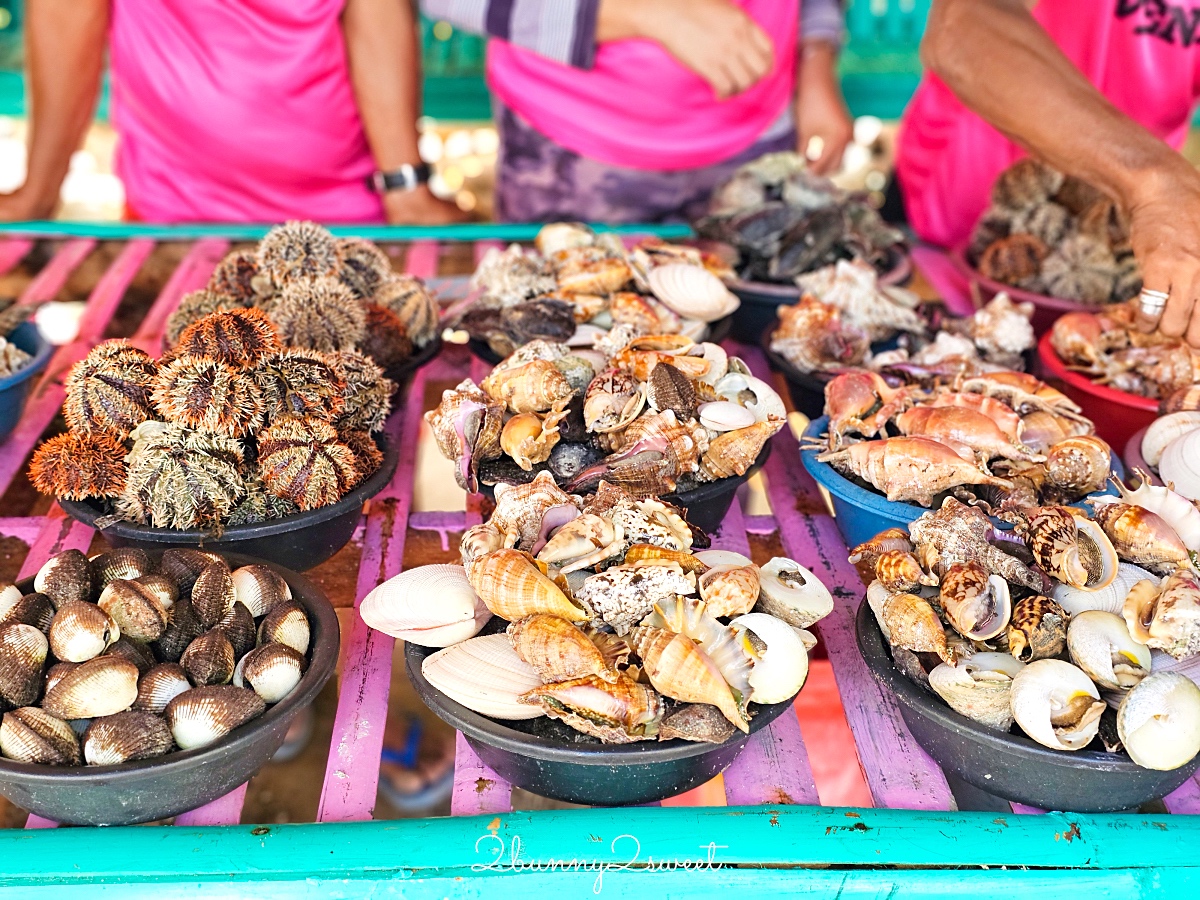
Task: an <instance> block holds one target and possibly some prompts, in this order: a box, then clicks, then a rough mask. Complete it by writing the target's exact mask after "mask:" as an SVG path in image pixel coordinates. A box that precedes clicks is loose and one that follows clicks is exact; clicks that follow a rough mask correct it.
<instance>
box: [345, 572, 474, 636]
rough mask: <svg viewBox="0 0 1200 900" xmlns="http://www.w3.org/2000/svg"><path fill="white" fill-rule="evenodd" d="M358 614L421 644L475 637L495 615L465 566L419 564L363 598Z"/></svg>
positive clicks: (379, 628)
mask: <svg viewBox="0 0 1200 900" xmlns="http://www.w3.org/2000/svg"><path fill="white" fill-rule="evenodd" d="M359 615H361V616H362V619H363V621H364V622H366V623H367V624H368V625H369V626H371V627H372V628H374V629H375V630H376V631H382V632H383V633H384V634H390V635H391V636H392V637H394V638H399V639H400V640H404V641H409V642H410V643H413V644H417V645H419V646H421V647H449V646H450V645H451V644H457V643H458V642H459V641H465V640H467V638H471V637H474V636H475V635H477V634H478V633H479V630H480V629H481V628H483V626H484V625H485V624H487V622H488V620H489V619H491V617H492V614H491V613H490V612H489V611H488V608H487V607H486V606H484V605H483V601H482V600H480V599H479V595H478V594H476V593H475V589H474V588H472V587H471V583H470V582H469V581H468V580H467V573H466V571H465V570H464V569H463V567H462V566H452V565H432V566H418V567H417V568H415V569H409V570H407V571H405V572H401V573H400V574H399V575H397V576H396V577H395V578H390V579H388V580H387V581H385V582H384V583H383V584H381V585H379V586H378V587H377V588H375V589H374V590H373V591H371V593H369V594H367V596H366V597H365V598H364V599H363V602H362V604H361V605H360V606H359Z"/></svg>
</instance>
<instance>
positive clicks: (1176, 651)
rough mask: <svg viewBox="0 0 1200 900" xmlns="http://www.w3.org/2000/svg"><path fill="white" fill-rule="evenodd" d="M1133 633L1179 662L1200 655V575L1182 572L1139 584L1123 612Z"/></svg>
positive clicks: (1143, 642) (1188, 571)
mask: <svg viewBox="0 0 1200 900" xmlns="http://www.w3.org/2000/svg"><path fill="white" fill-rule="evenodd" d="M1122 614H1123V616H1124V618H1125V624H1126V625H1127V626H1128V628H1129V634H1130V635H1131V636H1132V637H1133V639H1134V640H1135V641H1137V642H1138V643H1140V644H1146V645H1147V646H1149V647H1152V648H1154V649H1157V650H1165V651H1166V652H1167V653H1169V654H1171V656H1173V657H1175V658H1176V659H1184V658H1185V657H1188V656H1194V655H1196V653H1198V652H1200V576H1197V575H1196V573H1195V572H1194V571H1192V570H1191V569H1179V570H1177V571H1175V572H1174V573H1172V574H1171V575H1169V576H1168V577H1167V578H1166V579H1164V580H1163V582H1162V585H1161V586H1160V585H1158V584H1156V583H1155V582H1154V581H1151V580H1146V581H1139V582H1138V583H1137V584H1135V585H1134V586H1133V588H1132V589H1131V590H1130V591H1129V596H1128V597H1126V598H1125V606H1124V609H1123V610H1122Z"/></svg>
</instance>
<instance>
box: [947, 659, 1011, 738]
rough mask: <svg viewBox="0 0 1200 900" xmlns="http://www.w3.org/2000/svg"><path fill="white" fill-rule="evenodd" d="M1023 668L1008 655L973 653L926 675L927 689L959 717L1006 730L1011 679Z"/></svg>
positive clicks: (1009, 716) (1008, 719) (1009, 709)
mask: <svg viewBox="0 0 1200 900" xmlns="http://www.w3.org/2000/svg"><path fill="white" fill-rule="evenodd" d="M1024 667H1025V663H1023V662H1021V661H1020V660H1019V659H1016V658H1015V657H1013V656H1012V655H1011V654H1008V653H976V654H974V655H973V656H971V657H970V658H969V659H964V660H962V661H960V662H959V663H958V664H957V665H950V664H949V663H942V664H940V665H939V666H937V667H936V668H935V669H934V670H933V671H932V672H930V673H929V686H930V687H931V688H933V690H934V691H935V692H936V693H937V695H938V696H939V697H941V698H942V699H943V700H945V701H946V703H947V704H948V705H949V707H950V708H951V709H953V710H954V711H955V712H956V713H958V714H959V715H962V716H966V717H967V718H968V719H971V720H972V721H975V722H979V723H980V724H983V725H987V726H988V727H989V728H996V729H998V730H1000V731H1008V729H1009V728H1011V727H1012V723H1013V716H1012V705H1011V703H1010V695H1011V692H1012V680H1013V678H1014V677H1015V676H1016V674H1017V673H1018V672H1020V671H1021V669H1023V668H1024Z"/></svg>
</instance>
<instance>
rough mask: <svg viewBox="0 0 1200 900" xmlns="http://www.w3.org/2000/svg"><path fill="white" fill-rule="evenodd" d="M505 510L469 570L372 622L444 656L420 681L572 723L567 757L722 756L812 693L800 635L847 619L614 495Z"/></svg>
mask: <svg viewBox="0 0 1200 900" xmlns="http://www.w3.org/2000/svg"><path fill="white" fill-rule="evenodd" d="M496 495H497V499H496V510H495V513H494V514H493V515H492V517H491V518H490V519H489V520H488V521H487V522H485V523H483V524H481V525H477V526H475V527H474V528H471V529H470V530H468V531H467V532H466V533H465V534H464V535H463V538H462V542H461V545H460V554H461V559H462V565H460V566H452V565H435V566H422V567H420V568H416V569H411V570H409V571H407V572H403V573H401V574H400V575H398V576H397V577H396V578H393V579H391V580H390V581H388V582H385V583H384V584H382V585H380V586H379V587H377V588H376V589H375V590H374V591H372V592H371V593H370V594H369V595H368V596H367V597H366V598H365V599H364V600H363V602H362V604H361V607H360V614H361V615H362V617H363V620H364V621H365V622H366V623H367V624H368V625H370V626H371V627H372V628H376V629H379V630H381V631H384V632H386V633H388V634H391V635H393V636H394V637H398V638H402V639H404V640H407V641H412V642H414V643H417V644H420V645H422V646H427V647H438V648H442V649H440V650H439V651H438V652H437V653H434V654H432V655H430V656H428V657H427V658H426V659H425V661H424V663H423V665H422V673H423V674H424V676H425V678H426V679H427V680H428V681H429V683H430V684H432V685H433V686H434V687H436V688H437V689H438V690H440V691H442V692H443V693H445V694H446V695H447V696H449V697H450V698H451V699H453V700H455V701H457V702H458V703H460V704H462V705H463V706H466V707H467V708H468V709H471V710H473V711H475V712H478V713H481V714H483V715H487V716H491V717H493V718H497V719H505V720H534V719H541V718H542V717H549V718H550V719H556V720H560V721H561V722H564V723H565V724H566V725H567V726H569V727H570V728H571V729H573V730H574V731H573V732H567V734H569V735H571V737H570V738H568V739H571V740H576V739H582V740H586V738H579V735H578V734H575V733H576V732H578V733H579V734H582V735H586V736H589V737H591V738H595V739H599V740H600V741H602V742H604V743H630V742H633V741H645V740H667V739H671V738H682V739H685V740H694V741H711V742H717V743H719V742H723V741H725V740H728V739H729V738H730V737H732V736H733V735H734V734H736V733H737V731H738V730H740V731H742V732H746V731H748V730H749V720H750V717H751V716H752V715H753V710H752V706H753V704H769V703H779V702H783V701H786V700H789V699H790V698H791V697H793V696H794V695H795V694H796V693H797V692H798V691H799V690H800V688H801V687H802V686H803V684H804V680H805V678H806V676H807V672H808V649H809V648H810V647H811V646H812V645H813V644H815V642H816V639H815V637H813V636H812V635H811V634H809V633H808V632H807V631H804V630H803V629H806V628H807V627H809V626H810V625H812V624H813V623H814V622H816V621H818V620H819V619H821V618H822V617H823V616H825V615H827V614H828V613H829V612H831V611H832V609H833V598H832V596H831V595H830V593H829V591H828V590H827V589H826V588H825V587H824V586H823V585H822V584H821V582H820V581H818V580H817V579H816V578H815V576H813V574H812V573H811V572H809V571H807V570H805V569H803V568H801V567H800V566H799V565H797V564H796V563H794V562H792V561H791V560H788V559H782V558H776V559H772V560H771V561H770V562H769V563H768V564H767V565H765V566H762V567H759V566H756V565H754V563H753V562H751V560H749V559H748V558H746V557H745V556H742V555H741V554H738V553H732V552H728V551H722V550H700V549H698V544H697V542H696V541H697V537H699V536H698V535H693V531H692V529H691V527H690V526H689V525H688V523H687V522H686V520H685V519H684V518H683V515H682V511H681V510H679V509H676V508H675V507H672V506H671V505H669V504H666V503H663V502H662V501H659V500H652V499H640V500H639V499H637V498H635V497H634V496H632V495H630V494H629V493H627V492H626V491H624V490H622V489H620V488H618V487H615V486H613V485H610V484H607V483H604V484H601V486H600V489H599V490H598V491H597V492H596V494H594V495H593V496H591V497H587V498H584V497H581V496H578V495H572V494H567V493H566V492H564V491H562V490H561V489H559V488H558V487H556V486H555V485H554V482H553V480H552V479H550V477H549V476H548V475H546V474H542V475H539V476H538V477H537V478H536V479H535V480H534V481H533V482H532V483H531V484H527V485H518V486H506V485H501V486H499V487H498V488H497V491H496ZM493 617H495V619H493ZM505 623H507V625H506V627H504V630H503V631H501V630H499V628H498V626H504V624H505ZM481 631H487V632H489V633H486V634H480V632H481ZM551 728H553V726H551ZM548 733H554V732H553V731H552V730H551V731H550V732H548ZM558 734H559V736H560V737H561V736H563V735H562V733H561V732H559V733H558Z"/></svg>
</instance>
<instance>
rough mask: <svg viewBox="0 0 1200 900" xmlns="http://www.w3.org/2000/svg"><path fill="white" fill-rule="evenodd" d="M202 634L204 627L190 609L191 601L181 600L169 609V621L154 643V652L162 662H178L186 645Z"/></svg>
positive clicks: (194, 612)
mask: <svg viewBox="0 0 1200 900" xmlns="http://www.w3.org/2000/svg"><path fill="white" fill-rule="evenodd" d="M203 633H204V625H203V624H202V623H201V622H200V617H199V616H197V615H196V611H195V610H194V609H193V608H192V601H191V600H185V599H181V600H180V601H179V602H178V603H176V604H175V605H174V606H173V607H172V608H171V621H170V622H169V623H168V624H167V629H166V631H164V632H163V633H162V636H161V637H160V638H159V639H158V640H157V641H155V642H154V650H155V652H156V653H157V654H158V656H159V658H160V659H162V660H163V661H164V662H179V658H180V657H181V656H183V651H184V650H186V649H187V648H188V644H190V643H191V642H192V641H194V640H195V639H196V638H198V637H200V635H202V634H203Z"/></svg>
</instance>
